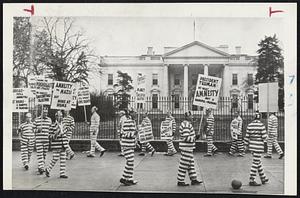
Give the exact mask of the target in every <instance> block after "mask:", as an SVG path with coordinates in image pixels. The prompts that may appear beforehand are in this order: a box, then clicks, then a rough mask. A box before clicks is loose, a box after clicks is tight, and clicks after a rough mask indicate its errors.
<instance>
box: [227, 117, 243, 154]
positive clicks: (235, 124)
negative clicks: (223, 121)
mask: <svg viewBox="0 0 300 198" xmlns="http://www.w3.org/2000/svg"><path fill="white" fill-rule="evenodd" d="M242 124H243V120H242V118H241V117H240V116H238V117H237V118H234V119H233V120H232V121H231V124H230V130H231V136H236V138H233V140H232V143H231V147H230V153H231V154H233V153H235V152H238V153H243V152H244V144H243V135H242Z"/></svg>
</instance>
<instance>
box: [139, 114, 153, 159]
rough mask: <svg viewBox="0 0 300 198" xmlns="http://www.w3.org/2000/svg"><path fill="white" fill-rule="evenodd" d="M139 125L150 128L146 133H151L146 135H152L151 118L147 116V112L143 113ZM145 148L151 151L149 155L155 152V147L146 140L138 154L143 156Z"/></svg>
mask: <svg viewBox="0 0 300 198" xmlns="http://www.w3.org/2000/svg"><path fill="white" fill-rule="evenodd" d="M141 126H142V127H147V128H149V129H150V128H151V131H149V132H148V133H151V134H148V135H151V136H153V132H152V123H151V120H150V118H149V116H148V112H145V113H144V114H143V120H142V123H141ZM147 150H148V151H149V152H150V153H151V156H153V154H154V153H155V149H154V148H153V146H152V145H151V144H150V142H149V141H146V142H144V143H142V151H141V153H140V154H139V155H140V156H144V155H145V153H146V151H147Z"/></svg>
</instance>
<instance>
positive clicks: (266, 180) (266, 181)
mask: <svg viewBox="0 0 300 198" xmlns="http://www.w3.org/2000/svg"><path fill="white" fill-rule="evenodd" d="M268 182H269V179H264V180H261V183H262V184H265V183H268Z"/></svg>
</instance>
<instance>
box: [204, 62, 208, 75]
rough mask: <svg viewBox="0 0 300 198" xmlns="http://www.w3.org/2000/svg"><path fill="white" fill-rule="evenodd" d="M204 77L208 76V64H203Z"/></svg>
mask: <svg viewBox="0 0 300 198" xmlns="http://www.w3.org/2000/svg"><path fill="white" fill-rule="evenodd" d="M204 75H206V76H208V64H204Z"/></svg>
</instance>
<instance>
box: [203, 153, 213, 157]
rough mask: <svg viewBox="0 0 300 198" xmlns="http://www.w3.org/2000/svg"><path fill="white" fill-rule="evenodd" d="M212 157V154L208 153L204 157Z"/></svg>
mask: <svg viewBox="0 0 300 198" xmlns="http://www.w3.org/2000/svg"><path fill="white" fill-rule="evenodd" d="M211 156H212V154H208V153H206V154H205V155H204V157H211Z"/></svg>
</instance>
